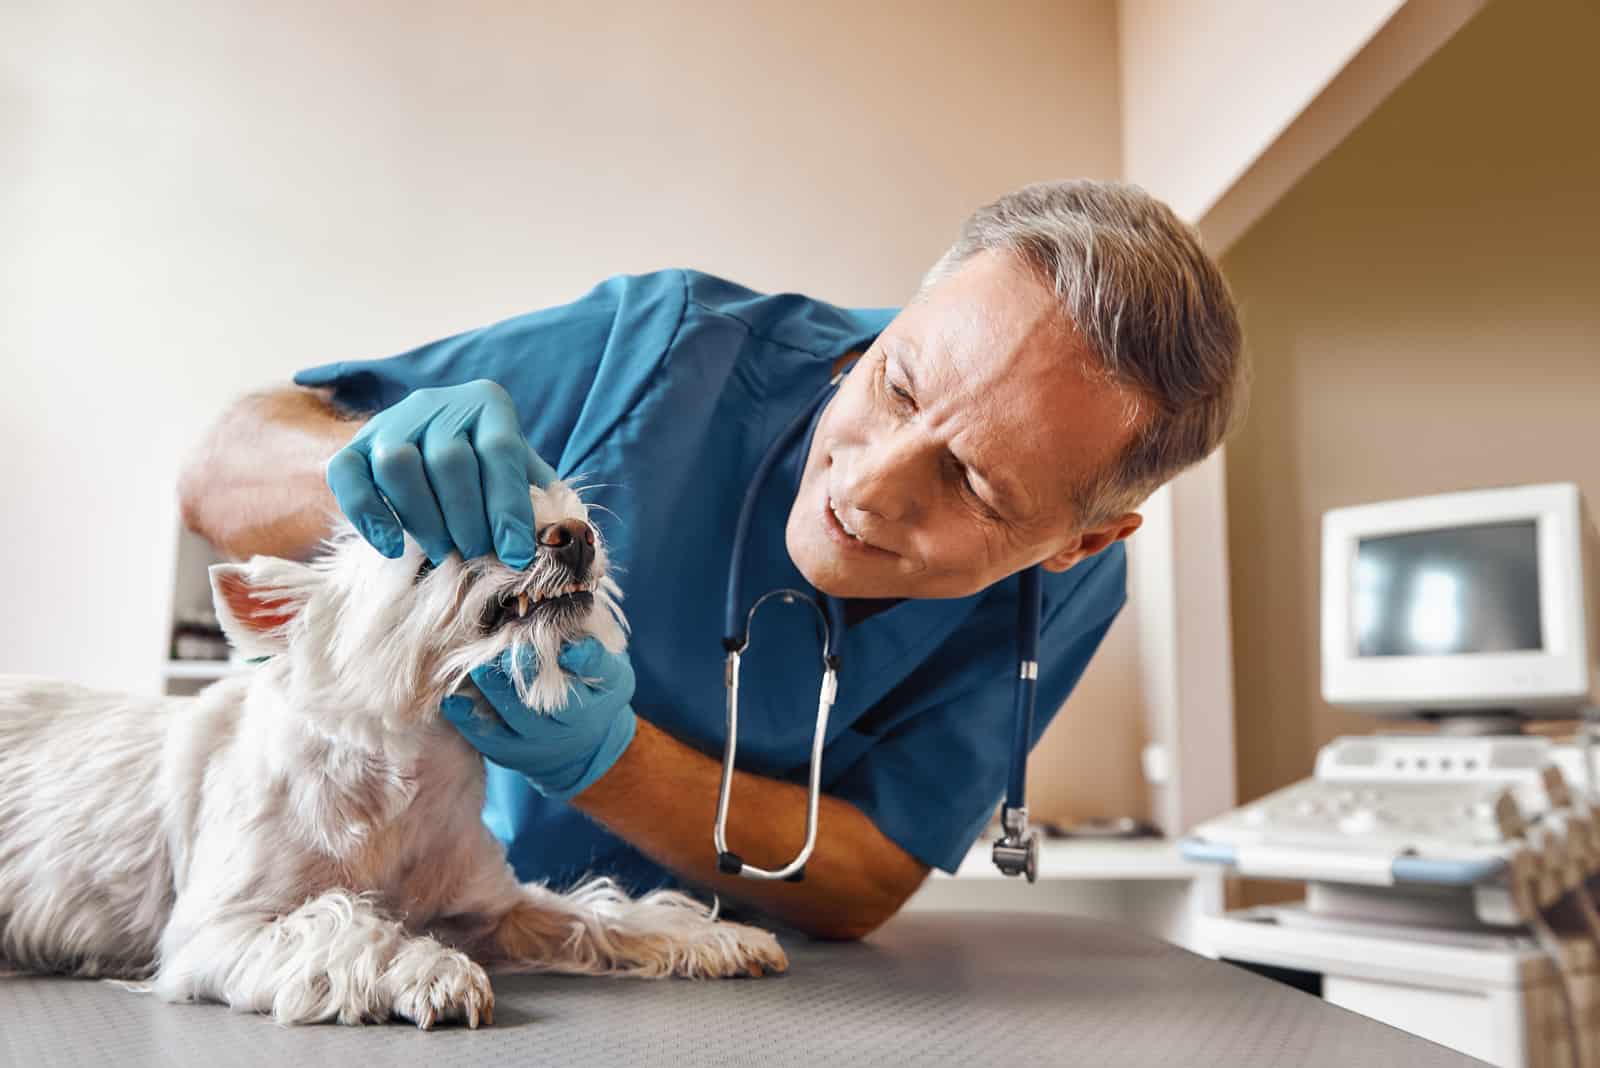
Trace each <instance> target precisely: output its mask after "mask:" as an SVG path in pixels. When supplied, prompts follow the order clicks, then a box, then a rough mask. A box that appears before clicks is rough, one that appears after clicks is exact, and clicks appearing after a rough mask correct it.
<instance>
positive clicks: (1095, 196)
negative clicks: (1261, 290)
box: [918, 180, 1248, 527]
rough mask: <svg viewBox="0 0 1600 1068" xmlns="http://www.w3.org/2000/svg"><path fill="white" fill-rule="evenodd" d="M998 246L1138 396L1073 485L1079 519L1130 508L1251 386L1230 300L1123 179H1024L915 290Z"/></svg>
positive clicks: (1163, 215) (1214, 432) (1179, 235)
mask: <svg viewBox="0 0 1600 1068" xmlns="http://www.w3.org/2000/svg"><path fill="white" fill-rule="evenodd" d="M992 249H993V250H1005V251H1009V252H1010V253H1012V254H1013V255H1015V256H1017V257H1019V258H1020V259H1021V260H1022V262H1023V263H1025V264H1026V265H1028V266H1029V267H1030V268H1032V269H1033V270H1034V271H1035V272H1037V274H1038V275H1039V277H1040V280H1041V281H1043V282H1044V283H1045V284H1046V285H1049V286H1051V287H1052V288H1053V289H1054V291H1055V294H1056V298H1057V299H1058V300H1059V301H1060V304H1061V310H1062V312H1063V314H1064V315H1065V316H1066V318H1067V320H1068V321H1069V325H1070V327H1071V328H1072V330H1073V331H1074V333H1075V334H1076V335H1077V336H1079V337H1081V338H1082V339H1083V340H1084V341H1085V342H1086V343H1087V344H1088V347H1089V350H1090V353H1091V358H1092V359H1094V360H1096V361H1098V365H1099V366H1098V368H1097V371H1098V373H1099V374H1101V375H1103V376H1104V377H1105V378H1106V379H1107V380H1108V381H1110V382H1111V383H1113V384H1115V385H1116V386H1118V387H1121V388H1123V389H1125V390H1127V391H1128V392H1129V394H1130V396H1131V398H1132V403H1131V406H1130V411H1129V421H1130V422H1131V423H1133V424H1134V426H1135V431H1134V435H1133V438H1132V440H1131V441H1130V442H1129V443H1128V445H1127V446H1125V447H1124V448H1123V449H1122V451H1121V452H1120V454H1119V455H1118V456H1117V457H1116V458H1115V459H1114V460H1113V461H1112V463H1111V464H1110V465H1109V466H1108V467H1107V468H1105V469H1103V470H1100V471H1096V472H1094V473H1093V474H1092V475H1091V476H1090V477H1089V478H1087V479H1085V480H1084V481H1083V482H1082V483H1081V484H1080V485H1079V486H1077V487H1076V488H1075V490H1074V492H1073V495H1072V496H1073V501H1072V503H1073V505H1074V506H1075V508H1076V510H1077V515H1078V522H1079V524H1080V526H1084V527H1088V526H1094V525H1096V524H1099V523H1104V522H1108V521H1110V520H1112V519H1114V518H1116V517H1117V516H1119V515H1121V514H1122V513H1124V512H1127V511H1129V510H1131V509H1133V508H1137V507H1138V506H1139V504H1140V503H1141V502H1142V501H1144V499H1145V498H1146V497H1148V496H1149V495H1150V494H1151V493H1154V492H1155V491H1156V489H1158V488H1159V487H1160V486H1161V485H1162V484H1164V483H1165V482H1167V481H1168V480H1169V479H1171V478H1172V477H1173V476H1175V475H1177V474H1178V473H1179V472H1180V471H1182V470H1184V469H1185V468H1187V467H1189V466H1191V465H1192V464H1196V463H1199V462H1200V461H1201V460H1203V459H1205V458H1206V457H1207V456H1208V455H1210V454H1211V452H1212V450H1214V449H1215V448H1216V447H1217V446H1218V445H1220V444H1222V441H1223V439H1224V438H1225V437H1226V436H1227V435H1228V433H1229V431H1230V430H1232V429H1233V427H1234V426H1236V425H1237V423H1238V421H1239V420H1240V419H1242V418H1243V414H1244V407H1245V398H1246V395H1247V393H1248V383H1247V380H1246V379H1247V373H1246V368H1245V362H1244V355H1243V339H1242V335H1241V333H1240V329H1239V318H1238V312H1237V310H1236V308H1235V306H1234V301H1233V296H1232V294H1231V293H1229V291H1228V284H1227V282H1226V281H1224V279H1223V277H1222V272H1221V271H1220V270H1219V269H1218V268H1217V265H1216V264H1215V263H1214V262H1213V261H1212V260H1211V258H1210V257H1209V256H1208V255H1206V253H1205V251H1204V250H1203V249H1202V248H1201V247H1200V240H1199V237H1198V235H1197V234H1196V233H1195V232H1194V230H1193V229H1192V228H1190V227H1189V226H1187V225H1185V224H1184V223H1183V222H1182V221H1181V220H1179V218H1178V217H1177V216H1176V215H1174V214H1173V213H1172V209H1171V208H1169V207H1167V206H1166V205H1165V204H1163V203H1161V202H1160V201H1159V200H1157V199H1155V198H1154V197H1152V196H1151V195H1150V194H1148V193H1146V192H1145V191H1144V190H1142V189H1140V188H1138V187H1137V186H1132V185H1124V184H1121V183H1117V182H1095V181H1088V180H1078V181H1067V182H1041V183H1038V184H1036V185H1030V186H1025V187H1024V188H1022V189H1019V190H1017V191H1016V192H1014V193H1010V194H1008V195H1006V196H1003V197H1001V198H1000V199H999V200H997V201H995V202H994V203H993V204H989V205H987V206H985V207H982V208H979V209H978V210H977V211H976V212H974V213H973V214H972V217H971V218H969V219H968V220H967V221H966V224H965V225H964V226H963V227H962V229H961V236H960V238H959V239H958V240H957V241H956V243H955V244H954V245H952V246H951V247H950V250H949V251H948V252H946V253H945V254H944V255H943V256H942V257H941V258H940V259H939V262H938V263H936V264H934V266H933V269H932V270H930V271H929V272H928V274H927V276H926V277H925V278H924V279H923V282H922V289H921V290H920V291H919V294H918V296H919V297H920V296H921V295H923V294H925V293H926V292H927V291H928V290H929V289H930V288H932V287H933V286H934V285H935V284H937V283H938V282H939V281H940V280H942V279H944V278H946V277H948V276H949V275H951V274H953V273H954V272H955V271H956V269H957V268H959V267H960V266H961V265H962V264H963V263H965V262H966V261H967V260H968V259H970V258H971V257H973V256H975V255H977V254H978V253H980V252H984V251H988V250H992ZM1145 408H1149V409H1150V411H1149V413H1148V417H1147V418H1143V417H1142V416H1143V415H1144V412H1143V411H1142V410H1143V409H1145Z"/></svg>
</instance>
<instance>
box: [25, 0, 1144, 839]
mask: <svg viewBox="0 0 1600 1068" xmlns="http://www.w3.org/2000/svg"><path fill="white" fill-rule="evenodd" d="M446 11H447V9H446V8H445V7H432V8H431V9H430V8H429V7H427V6H424V5H400V6H396V5H389V4H377V3H367V4H340V5H325V4H314V3H309V2H304V0H296V2H290V3H284V4H275V5H270V6H262V5H258V4H244V3H224V4H215V5H198V6H196V5H192V4H182V5H180V4H176V3H162V2H159V0H152V2H148V3H143V4H139V5H123V4H114V3H94V2H88V0H73V2H48V0H41V2H33V3H30V2H23V3H11V4H7V5H6V6H5V10H4V12H3V13H0V71H3V79H4V80H3V82H0V86H3V89H0V159H4V160H5V161H6V167H7V172H6V177H5V178H4V184H3V186H0V366H3V369H4V373H5V376H6V378H5V381H6V382H7V385H8V388H7V389H6V390H5V391H4V392H3V393H0V428H3V429H0V447H3V448H4V449H5V450H6V454H7V456H8V461H7V462H6V463H5V464H3V465H0V499H3V500H4V501H5V502H6V504H5V508H6V523H5V527H6V530H5V534H4V539H5V554H4V556H5V560H6V562H7V563H6V575H7V582H6V595H5V609H6V610H5V612H4V613H0V672H26V673H37V674H46V675H54V676H62V677H67V678H73V679H77V680H80V681H83V682H86V683H90V684H97V685H106V686H120V687H128V688H137V689H143V690H153V689H154V688H155V686H156V670H157V663H158V661H159V659H160V658H161V657H162V656H163V655H164V653H163V647H164V643H165V636H164V634H163V633H162V622H163V613H164V611H165V603H166V598H167V595H168V590H169V588H170V578H169V574H168V569H169V567H170V560H171V552H172V538H173V535H174V531H175V529H176V526H175V524H176V517H175V506H174V502H173V487H174V483H175V476H176V472H177V470H178V466H179V463H180V459H181V457H182V455H183V454H184V451H185V449H186V448H188V447H189V445H190V444H191V443H192V442H193V441H194V440H195V438H196V437H197V435H198V434H199V433H200V432H201V431H202V429H203V428H204V427H205V426H206V425H207V423H208V422H209V421H210V420H211V419H212V418H213V417H214V416H215V414H216V413H217V412H218V411H219V409H220V408H221V407H222V406H223V405H224V404H225V403H226V402H227V401H228V400H229V399H230V398H231V397H234V396H236V395H237V394H238V393H240V392H241V391H243V390H246V389H249V388H253V387H257V386H261V385H266V384H271V383H275V382H281V381H283V380H284V379H285V378H286V376H287V375H288V374H289V373H290V372H291V371H292V370H293V369H294V368H296V367H299V366H304V365H306V364H310V363H314V362H320V361H323V360H328V359H334V358H354V357H361V356H367V355H381V354H385V353H389V352H393V351H397V350H400V349H403V348H407V347H410V346H412V345H415V344H418V343H420V342H423V341H426V340H430V339H432V338H434V337H438V336H442V335H444V334H447V333H451V332H454V331H457V330H461V329H465V328H468V327H472V326H476V325H479V324H482V323H485V322H489V321H492V320H494V319H497V318H501V317H504V316H507V315H512V314H516V313H518V312H522V311H525V310H528V309H530V308H534V307H538V306H541V305H545V304H550V303H554V302H558V301H561V300H565V299H569V298H571V297H573V296H575V295H577V294H578V293H580V292H582V291H583V290H585V289H586V288H588V286H589V285H590V284H592V283H593V282H594V281H596V280H598V279H600V278H602V277H604V276H606V275H608V274H612V273H616V272H620V271H632V270H645V269H650V268H654V267H659V266H667V265H676V264H687V265H693V266H697V267H700V268H702V269H706V270H711V271H714V272H719V273H723V274H726V275H729V276H731V277H734V278H737V279H739V280H741V281H744V282H746V283H747V284H750V285H753V286H756V287H760V288H768V289H795V290H801V291H806V292H810V293H813V294H815V295H817V296H819V297H823V298H826V299H831V300H834V301H838V302H841V303H856V304H868V305H881V304H892V303H898V302H900V301H901V300H903V299H904V298H905V297H906V296H907V295H908V294H909V292H910V291H911V290H912V288H913V287H914V285H915V283H916V281H917V280H918V278H919V277H920V274H921V272H922V271H923V269H924V268H925V267H926V266H927V264H928V263H930V262H931V261H932V260H933V259H934V258H935V257H936V256H937V254H938V253H939V252H940V251H942V250H943V248H944V247H945V245H946V244H947V243H948V242H949V241H950V240H951V239H952V238H953V237H954V234H955V231H956V228H957V227H958V226H959V224H960V221H961V219H962V218H963V217H964V216H965V215H966V214H967V212H968V211H970V210H971V209H972V208H973V207H975V206H976V205H977V204H978V203H980V202H982V201H984V200H986V199H988V198H991V197H993V196H995V195H998V194H1000V193H1002V192H1004V191H1006V190H1007V189H1009V188H1012V187H1014V186H1017V185H1020V184H1022V183H1024V182H1027V181H1031V180H1035V179H1040V178H1049V177H1064V176H1073V175H1087V176H1092V177H1115V176H1116V175H1117V174H1118V173H1119V168H1120V159H1121V145H1120V139H1119V129H1118V110H1117V99H1116V98H1117V69H1116V22H1115V9H1114V5H1113V3H1112V0H1079V2H1074V3H1057V2H1051V0H1035V2H1020V3H1012V4H1009V5H1008V7H1007V17H1005V18H995V17H994V16H993V15H992V13H991V12H990V11H989V9H988V8H987V7H986V6H985V5H981V4H977V3H970V4H968V3H951V4H933V5H925V4H916V3H913V2H910V0H904V2H892V3H883V4H865V5H863V4H854V3H848V2H845V0H829V2H824V3H819V4H812V5H804V6H800V7H796V6H792V5H784V6H778V5H742V4H735V3H731V2H730V3H719V4H712V3H700V4H695V5H654V4H646V3H637V4H632V5H621V6H618V5H607V6H605V7H604V8H594V7H592V6H590V5H580V4H555V3H545V4H539V5H526V4H513V3H488V2H482V0H479V2H475V3H470V4H463V5H450V6H449V7H448V13H446ZM1128 634H1129V630H1128V626H1127V624H1126V621H1125V623H1124V624H1119V629H1118V631H1117V632H1116V633H1115V634H1114V635H1113V637H1112V639H1111V640H1110V641H1109V643H1108V647H1107V653H1106V655H1105V656H1103V657H1102V658H1101V659H1100V660H1099V661H1097V662H1096V664H1095V665H1094V667H1093V668H1092V669H1091V672H1090V676H1089V677H1088V678H1087V679H1086V680H1085V683H1084V689H1083V695H1084V696H1083V697H1082V700H1086V701H1087V700H1094V701H1098V702H1100V703H1102V704H1104V705H1106V706H1107V707H1109V708H1110V709H1111V710H1112V711H1111V712H1110V715H1111V716H1112V717H1121V716H1122V715H1123V711H1124V710H1128V715H1127V718H1126V720H1124V719H1121V718H1115V719H1113V720H1112V721H1111V725H1110V728H1109V729H1110V730H1111V731H1112V735H1113V736H1112V738H1111V740H1110V741H1107V742H1104V743H1102V742H1101V741H1099V740H1097V737H1096V736H1093V732H1095V731H1097V730H1104V729H1106V728H1105V727H1104V726H1101V725H1097V720H1098V717H1099V715H1100V714H1096V715H1092V716H1091V715H1084V716H1080V717H1077V718H1076V719H1075V720H1074V719H1073V718H1072V717H1070V716H1068V717H1064V719H1067V720H1071V721H1072V722H1075V723H1077V724H1078V725H1079V729H1086V730H1088V731H1089V732H1090V734H1091V736H1090V737H1088V739H1087V740H1085V736H1083V735H1081V734H1080V735H1076V736H1074V735H1073V734H1072V733H1071V732H1072V729H1073V728H1070V727H1062V728H1061V729H1058V730H1057V731H1054V732H1052V735H1051V738H1050V740H1049V741H1048V742H1047V743H1046V747H1047V750H1049V751H1050V752H1051V753H1052V754H1053V755H1052V756H1050V757H1049V758H1047V759H1048V760H1051V761H1057V762H1059V761H1060V760H1062V759H1066V760H1071V759H1072V758H1073V756H1074V754H1078V753H1080V752H1081V751H1082V750H1084V749H1085V748H1087V749H1088V750H1090V751H1092V753H1093V755H1091V756H1088V757H1084V756H1078V757H1077V759H1078V760H1079V761H1081V762H1082V765H1083V774H1082V775H1080V774H1078V771H1077V769H1076V768H1071V769H1068V771H1069V773H1063V774H1061V775H1058V776H1057V780H1058V781H1059V782H1061V783H1068V782H1080V781H1086V785H1085V786H1083V787H1081V789H1092V788H1094V784H1095V783H1096V782H1097V781H1099V780H1100V779H1102V778H1106V777H1108V776H1109V777H1110V778H1111V779H1112V780H1113V781H1114V783H1120V784H1121V785H1120V786H1117V785H1113V786H1112V787H1110V789H1113V790H1115V789H1123V790H1127V789H1128V788H1129V783H1130V781H1131V780H1133V779H1134V778H1135V777H1134V776H1133V772H1132V770H1131V767H1132V766H1131V764H1130V763H1129V761H1130V760H1131V757H1130V754H1131V753H1133V752H1135V751H1136V749H1137V743H1138V739H1137V737H1136V736H1135V734H1133V733H1118V732H1125V731H1132V732H1135V733H1136V731H1137V727H1136V726H1131V727H1129V726H1125V724H1128V723H1131V724H1135V725H1136V724H1137V722H1138V716H1137V713H1136V710H1134V709H1132V705H1131V702H1132V700H1136V688H1137V681H1136V673H1135V670H1134V667H1133V665H1132V658H1133V653H1132V648H1133V647H1132V645H1131V643H1130V639H1129V638H1128ZM1130 690H1133V691H1135V694H1134V697H1133V698H1131V699H1130V697H1129V696H1128V693H1129V691H1130ZM1069 711H1070V710H1069ZM1107 746H1109V747H1111V748H1112V749H1115V751H1116V752H1117V753H1119V754H1121V755H1120V756H1118V757H1116V758H1113V759H1106V758H1102V756H1101V755H1100V754H1101V753H1103V752H1104V751H1105V750H1106V747H1107ZM1116 760H1121V761H1122V763H1121V765H1120V769H1119V770H1118V771H1116V772H1114V773H1108V772H1107V771H1106V770H1105V769H1106V768H1107V767H1108V766H1116ZM1052 766H1055V765H1052ZM1041 786H1042V787H1044V788H1046V789H1048V784H1045V783H1041ZM1066 789H1079V788H1066ZM1134 789H1136V787H1134ZM1104 800H1105V799H1104V797H1102V798H1101V801H1104ZM1113 800H1114V799H1113ZM1066 803H1067V802H1066V801H1065V800H1064V795H1061V794H1058V795H1056V797H1055V800H1054V801H1053V802H1049V801H1047V802H1046V804H1045V805H1044V806H1042V808H1041V810H1048V809H1049V807H1050V805H1051V804H1055V805H1057V806H1059V805H1063V804H1066ZM1107 803H1109V802H1107Z"/></svg>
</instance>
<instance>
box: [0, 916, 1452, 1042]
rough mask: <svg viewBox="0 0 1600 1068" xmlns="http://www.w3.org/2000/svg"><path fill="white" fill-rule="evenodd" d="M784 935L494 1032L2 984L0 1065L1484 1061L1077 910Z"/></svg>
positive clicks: (540, 1010)
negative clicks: (761, 949)
mask: <svg viewBox="0 0 1600 1068" xmlns="http://www.w3.org/2000/svg"><path fill="white" fill-rule="evenodd" d="M783 940H784V945H785V947H786V948H787V950H788V952H789V959H790V969H789V972H788V974H786V975H783V976H780V977H776V978H766V979H745V980H722V981H715V982H689V981H686V980H659V981H639V980H627V979H586V978H569V977H564V976H500V977H497V978H496V979H495V1010H494V1020H495V1022H494V1026H492V1027H488V1028H484V1029H482V1030H478V1031H468V1030H466V1029H465V1028H462V1027H447V1028H442V1029H440V1030H436V1031H433V1032H427V1033H424V1032H421V1031H418V1030H417V1029H416V1028H414V1027H411V1026H409V1025H405V1024H398V1023H396V1024H390V1025H380V1026H369V1027H337V1026H332V1025H326V1026H316V1027H299V1028H284V1027H279V1026H277V1025H275V1024H273V1023H272V1022H271V1021H270V1020H267V1019H266V1018H264V1017H260V1016H250V1015H236V1014H233V1013H230V1012H229V1011H228V1010H227V1009H225V1008H223V1007H221V1006H217V1005H167V1004H163V1003H160V1002H158V1001H156V1000H155V999H154V998H152V997H150V996H148V995H140V994H133V993H129V992H127V991H125V990H122V989H119V988H118V987H116V986H114V985H112V984H109V983H100V982H90V981H84V980H72V979H55V978H34V977H16V976H13V977H0V1065H4V1066H6V1068H10V1066H13V1065H15V1066H19V1068H22V1066H25V1068H45V1066H51V1065H72V1066H74V1068H75V1066H78V1065H101V1064H107V1065H110V1064H114V1065H117V1066H119V1068H123V1066H126V1068H133V1066H136V1065H188V1064H195V1065H208V1066H210V1065H216V1066H232V1065H258V1064H261V1065H265V1064H273V1065H295V1066H310V1065H328V1066H333V1068H378V1066H383V1068H388V1066H390V1065H418V1066H427V1068H448V1066H462V1065H484V1066H495V1068H525V1066H532V1065H600V1066H607V1068H609V1066H624V1065H626V1066H634V1065H664V1066H667V1068H687V1066H690V1065H702V1064H709V1065H755V1066H757V1068H778V1066H780V1065H820V1066H822V1068H844V1066H847V1065H872V1066H874V1068H877V1066H890V1065H923V1064H948V1065H964V1066H980V1065H981V1066H990V1065H994V1066H998V1068H1010V1066H1014V1065H1035V1064H1039V1065H1043V1064H1065V1065H1086V1066H1094V1068H1102V1066H1111V1065H1138V1066H1141V1068H1144V1066H1156V1065H1159V1066H1174V1068H1179V1066H1181V1068H1198V1066H1205V1065H1219V1066H1226V1068H1252V1066H1257V1065H1261V1066H1265V1065H1272V1066H1275V1068H1302V1066H1310V1065H1340V1066H1345V1065H1349V1066H1358V1068H1382V1066H1386V1065H1394V1066H1397V1068H1398V1066H1405V1068H1427V1066H1431V1065H1467V1064H1480V1063H1481V1062H1479V1061H1475V1060H1472V1059H1471V1058H1469V1057H1463V1056H1461V1055H1460V1054H1457V1053H1452V1052H1450V1051H1449V1050H1446V1049H1444V1048H1443V1047H1440V1046H1436V1045H1433V1044H1432V1043H1429V1042H1425V1041H1423V1040H1422V1039H1419V1038H1414V1037H1412V1036H1410V1035H1407V1034H1405V1033H1403V1032H1400V1031H1396V1030H1393V1029H1391V1028H1389V1027H1386V1026H1384V1025H1382V1024H1379V1023H1375V1022H1373V1021H1371V1020H1368V1019H1366V1018H1365V1017H1361V1016H1357V1015H1355V1014H1353V1013H1350V1012H1346V1011H1345V1010H1343V1009H1339V1008H1335V1007H1334V1006H1331V1005H1328V1004H1325V1003H1324V1002H1322V1001H1320V1000H1318V999H1316V998H1313V997H1311V996H1310V995H1307V994H1303V993H1300V992H1298V991H1295V990H1291V989H1289V988H1288V987H1285V986H1280V985H1278V984H1276V983H1273V982H1270V981H1269V980H1266V979H1262V978H1260V977H1258V976H1255V975H1252V974H1250V973H1248V972H1246V971H1243V970H1242V969H1239V968H1234V967H1232V966H1229V965H1226V964H1220V963H1217V962H1215V961H1211V960H1206V959H1205V958H1202V957H1197V956H1194V955H1192V954H1190V953H1187V952H1185V951H1183V950H1181V949H1178V948H1176V947H1175V946H1171V945H1168V944H1166V943H1164V942H1158V941H1155V940H1153V939H1151V938H1149V937H1147V936H1144V935H1140V934H1137V933H1134V932H1132V931H1128V930H1124V929H1122V928H1119V927H1116V926H1112V925H1109V924H1106V923H1104V922H1101V921H1096V920H1086V919H1078V918H1073V917H1064V916H1038V915H1026V916H1024V915H1008V914H974V913H920V912H919V913H906V914H902V915H901V916H899V917H897V918H896V919H894V920H893V921H891V922H890V923H889V924H887V925H886V926H885V927H884V928H883V929H882V930H880V931H879V932H878V933H877V934H875V935H873V936H872V937H871V938H870V939H868V940H866V941H865V942H861V943H855V944H827V943H819V942H812V941H809V940H807V939H805V938H803V937H801V936H798V935H794V934H789V935H787V936H785V937H784V939H783Z"/></svg>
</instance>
